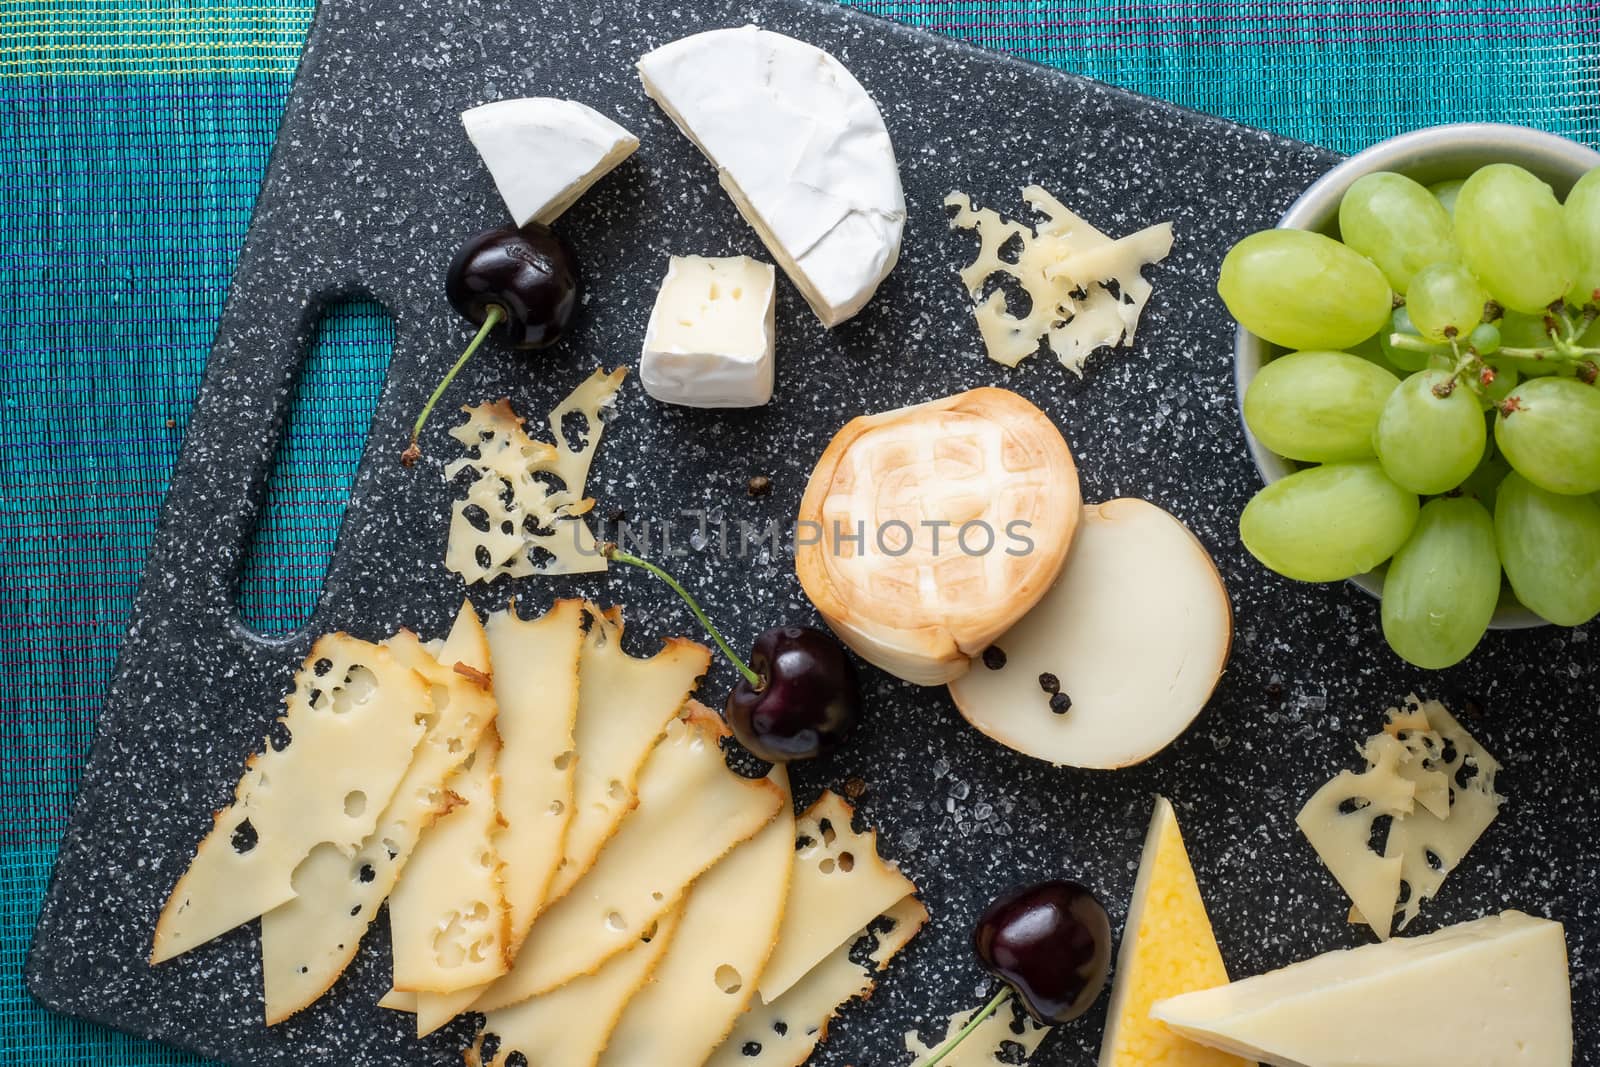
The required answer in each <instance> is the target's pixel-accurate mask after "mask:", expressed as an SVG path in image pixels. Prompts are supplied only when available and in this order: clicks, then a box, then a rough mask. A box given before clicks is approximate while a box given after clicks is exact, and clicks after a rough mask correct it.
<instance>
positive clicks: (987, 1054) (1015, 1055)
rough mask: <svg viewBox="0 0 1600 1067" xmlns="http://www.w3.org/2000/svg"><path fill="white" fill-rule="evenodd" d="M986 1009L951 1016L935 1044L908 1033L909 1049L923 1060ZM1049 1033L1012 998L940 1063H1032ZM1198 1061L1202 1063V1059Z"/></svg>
mask: <svg viewBox="0 0 1600 1067" xmlns="http://www.w3.org/2000/svg"><path fill="white" fill-rule="evenodd" d="M982 1010H983V1009H982V1008H973V1009H972V1010H971V1011H958V1012H956V1013H955V1014H954V1015H952V1016H950V1020H949V1022H948V1023H946V1025H945V1032H944V1036H943V1037H942V1038H940V1039H939V1040H938V1041H937V1042H935V1043H934V1044H933V1045H931V1046H930V1045H924V1044H923V1043H922V1040H921V1038H920V1037H919V1036H918V1035H917V1033H916V1031H912V1032H911V1033H908V1034H906V1036H905V1042H906V1051H907V1052H910V1053H912V1054H913V1055H914V1056H916V1060H915V1061H914V1062H916V1063H921V1062H923V1060H924V1059H926V1058H927V1056H928V1054H929V1053H931V1052H932V1051H933V1050H934V1049H936V1048H939V1047H940V1046H941V1045H943V1044H944V1043H945V1042H946V1041H949V1040H950V1039H951V1038H953V1037H955V1036H956V1035H957V1034H959V1033H960V1032H961V1031H962V1030H964V1029H965V1028H966V1026H967V1024H968V1023H970V1022H971V1021H972V1017H973V1016H974V1015H976V1014H978V1012H980V1011H982ZM1049 1036H1050V1027H1048V1026H1040V1025H1039V1024H1038V1023H1036V1022H1034V1021H1033V1020H1032V1019H1030V1018H1029V1017H1028V1013H1027V1012H1026V1011H1024V1010H1023V1009H1022V1006H1021V1005H1020V1004H1018V1003H1017V1000H1016V998H1015V997H1012V998H1010V999H1009V1000H1007V1001H1006V1002H1005V1003H1004V1004H1002V1005H1001V1006H1000V1008H999V1009H998V1010H997V1011H996V1012H995V1013H994V1014H993V1015H991V1016H989V1017H988V1018H987V1019H985V1020H983V1022H981V1023H979V1024H978V1025H977V1026H976V1027H975V1028H974V1029H973V1031H972V1032H971V1033H970V1034H968V1035H967V1036H966V1037H965V1038H963V1039H962V1041H961V1044H959V1045H957V1046H956V1047H955V1049H954V1050H953V1051H951V1052H950V1053H949V1054H948V1055H946V1056H945V1058H944V1059H942V1060H940V1061H939V1063H940V1064H941V1065H942V1067H1010V1065H1013V1064H1018V1063H1026V1062H1028V1057H1029V1056H1032V1055H1033V1054H1034V1053H1035V1052H1037V1051H1038V1049H1039V1046H1040V1045H1042V1044H1044V1039H1045V1038H1047V1037H1049ZM1191 1047H1196V1046H1191ZM1195 1062H1196V1064H1198V1063H1199V1062H1200V1061H1195ZM1140 1063H1141V1064H1142V1065H1147V1067H1159V1065H1163V1064H1167V1065H1168V1067H1190V1061H1188V1060H1184V1059H1178V1060H1172V1061H1165V1060H1144V1061H1140Z"/></svg>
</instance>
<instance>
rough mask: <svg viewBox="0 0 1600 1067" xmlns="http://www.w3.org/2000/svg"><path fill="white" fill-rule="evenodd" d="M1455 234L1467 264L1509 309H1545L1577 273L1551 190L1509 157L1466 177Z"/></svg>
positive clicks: (1565, 289) (1559, 209)
mask: <svg viewBox="0 0 1600 1067" xmlns="http://www.w3.org/2000/svg"><path fill="white" fill-rule="evenodd" d="M1455 235H1456V245H1457V246H1458V247H1459V248H1460V249H1461V255H1462V258H1463V259H1464V261H1465V262H1466V266H1467V267H1468V269H1470V270H1471V271H1472V273H1473V274H1476V275H1477V276H1478V280H1479V281H1480V282H1482V283H1483V287H1484V288H1485V289H1487V290H1488V291H1489V295H1490V296H1492V297H1494V298H1495V300H1497V301H1499V303H1500V304H1501V305H1502V306H1503V307H1507V308H1511V309H1512V310H1514V311H1525V312H1527V313H1529V314H1534V313H1537V312H1540V311H1542V310H1544V309H1545V308H1547V307H1549V306H1550V304H1552V303H1554V302H1555V301H1557V300H1559V299H1561V298H1562V297H1563V296H1565V295H1566V293H1567V289H1568V288H1569V287H1570V286H1571V284H1572V280H1573V278H1574V277H1575V276H1576V274H1577V261H1576V257H1575V256H1574V254H1573V250H1572V243H1571V241H1570V240H1569V239H1568V237H1567V227H1566V220H1565V218H1564V215H1563V210H1562V207H1561V204H1560V202H1559V201H1557V200H1556V195H1555V193H1553V192H1551V190H1550V187H1549V186H1548V185H1546V184H1545V183H1544V182H1542V181H1540V180H1539V179H1538V178H1536V177H1534V176H1533V175H1532V174H1530V173H1528V172H1527V171H1525V170H1523V169H1522V168H1521V167H1517V166H1513V165H1512V164H1510V163H1492V164H1490V165H1489V166H1487V167H1483V168H1481V169H1480V170H1478V171H1477V172H1476V173H1475V174H1473V175H1472V177H1470V178H1468V179H1467V181H1466V184H1465V185H1463V186H1462V187H1461V193H1460V195H1459V196H1458V197H1457V198H1456V210H1455Z"/></svg>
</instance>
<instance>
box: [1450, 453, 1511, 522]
mask: <svg viewBox="0 0 1600 1067" xmlns="http://www.w3.org/2000/svg"><path fill="white" fill-rule="evenodd" d="M1510 473H1511V464H1509V463H1507V462H1506V459H1505V457H1504V456H1502V455H1500V454H1499V453H1498V452H1496V451H1494V449H1493V448H1489V449H1486V450H1485V451H1484V454H1483V461H1482V462H1480V463H1479V464H1478V466H1477V469H1475V470H1474V471H1473V472H1472V473H1471V474H1469V475H1467V480H1466V481H1464V482H1462V483H1461V493H1462V495H1463V496H1470V497H1472V498H1473V499H1475V500H1477V501H1478V502H1479V503H1480V504H1482V505H1483V506H1484V507H1486V508H1488V509H1489V510H1490V511H1493V510H1494V501H1495V496H1496V494H1498V493H1499V491H1500V483H1501V482H1503V481H1505V478H1506V475H1508V474H1510Z"/></svg>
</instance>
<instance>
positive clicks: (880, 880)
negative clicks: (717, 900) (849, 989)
mask: <svg viewBox="0 0 1600 1067" xmlns="http://www.w3.org/2000/svg"><path fill="white" fill-rule="evenodd" d="M854 816H855V812H854V811H852V810H851V808H850V805H849V804H847V803H846V802H845V801H844V798H842V797H840V796H839V795H838V794H836V793H833V792H827V793H823V794H822V796H821V797H820V798H818V800H817V802H816V803H815V804H812V805H811V807H810V808H809V809H807V810H806V812H805V814H803V815H801V816H800V820H799V822H798V823H797V825H796V827H795V834H796V842H797V847H796V851H795V856H794V876H793V881H792V882H791V884H790V886H789V902H788V905H787V906H786V907H785V909H784V914H783V927H782V929H781V931H780V933H779V935H778V947H777V949H775V950H774V951H773V953H772V958H771V959H770V960H768V961H767V966H766V970H765V971H763V972H762V975H761V981H760V983H759V985H758V988H759V990H760V993H761V999H762V1000H763V1001H765V1002H767V1003H769V1004H771V1003H773V1002H774V1001H776V1000H777V999H778V998H779V997H780V996H782V995H783V994H784V993H785V992H787V991H788V989H789V987H790V986H793V985H794V984H795V983H796V982H798V981H800V979H801V978H802V977H804V976H805V974H806V972H808V971H810V970H811V969H812V968H813V967H815V966H816V965H817V964H818V963H820V962H822V960H823V958H824V957H826V956H827V955H828V954H829V953H831V952H833V951H834V950H835V949H836V948H838V947H839V945H840V944H841V943H843V942H845V941H847V940H849V939H850V937H851V934H852V932H853V931H856V930H859V929H860V928H861V927H863V926H865V925H866V924H867V923H869V922H871V921H872V918H873V917H874V916H876V915H881V914H883V913H884V912H887V911H888V910H889V908H890V907H891V906H893V904H894V903H895V902H896V901H898V900H901V899H902V898H904V897H906V896H908V895H910V894H912V893H915V892H916V891H917V887H916V886H914V885H912V884H911V879H909V878H907V877H906V876H905V875H903V874H901V873H900V869H899V868H898V867H896V866H895V865H894V864H892V863H886V862H885V861H884V860H883V859H881V858H880V857H879V856H878V833H877V831H876V830H866V831H863V832H859V833H858V832H857V831H855V830H853V829H851V826H850V822H851V820H852V819H853V818H854Z"/></svg>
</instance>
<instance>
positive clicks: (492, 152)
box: [461, 96, 639, 226]
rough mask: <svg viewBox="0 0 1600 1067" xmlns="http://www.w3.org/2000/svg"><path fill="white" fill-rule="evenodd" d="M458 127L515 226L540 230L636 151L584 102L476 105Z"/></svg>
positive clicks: (634, 143) (633, 141)
mask: <svg viewBox="0 0 1600 1067" xmlns="http://www.w3.org/2000/svg"><path fill="white" fill-rule="evenodd" d="M461 125H462V126H464V127H465V128H466V131H467V138H468V139H469V140H471V141H472V145H473V147H474V148H476V149H477V150H478V155H479V156H481V157H483V165H484V166H485V167H487V168H488V169H489V174H490V175H491V176H492V177H493V178H494V184H495V188H497V189H498V190H499V191H500V199H502V200H504V201H505V202H506V210H507V211H510V212H511V218H512V220H513V221H515V222H516V224H517V225H518V226H526V225H527V224H528V223H529V222H542V223H544V224H545V225H546V226H548V225H550V224H551V223H552V222H554V221H555V220H556V219H558V218H560V217H561V213H562V212H564V211H566V210H567V208H569V207H571V206H572V205H573V204H575V203H577V201H578V198H579V197H580V196H582V195H583V194H584V193H585V192H586V191H587V190H588V188H589V186H591V185H593V184H594V183H595V182H597V181H599V180H600V179H601V178H603V177H605V176H606V175H607V174H609V173H610V172H611V171H612V170H613V169H614V168H615V167H616V166H617V164H619V163H621V162H622V161H623V160H624V159H627V158H628V157H629V156H630V155H632V154H633V152H634V149H636V148H638V147H639V138H637V137H635V136H634V135H633V134H631V133H629V132H628V131H627V130H625V129H623V128H622V127H621V126H618V125H617V124H616V123H615V122H612V121H611V120H610V119H608V118H606V117H605V116H604V115H602V114H600V113H599V112H598V111H596V110H595V109H594V108H592V107H589V106H588V105H587V104H580V103H578V102H577V101H576V100H560V99H557V98H555V97H549V96H532V97H520V98H517V99H512V100H496V101H494V102H493V103H491V104H480V105H479V106H477V107H474V108H469V109H468V110H466V111H463V112H462V113H461Z"/></svg>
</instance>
